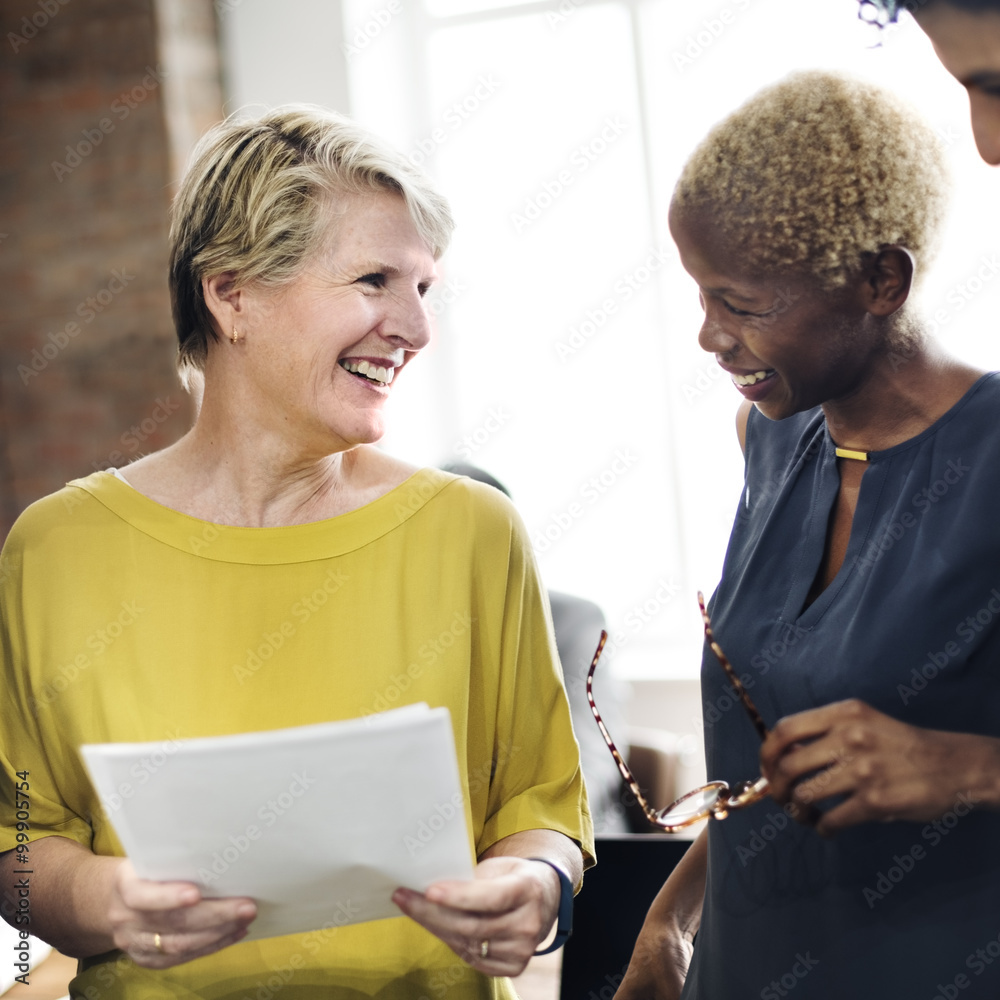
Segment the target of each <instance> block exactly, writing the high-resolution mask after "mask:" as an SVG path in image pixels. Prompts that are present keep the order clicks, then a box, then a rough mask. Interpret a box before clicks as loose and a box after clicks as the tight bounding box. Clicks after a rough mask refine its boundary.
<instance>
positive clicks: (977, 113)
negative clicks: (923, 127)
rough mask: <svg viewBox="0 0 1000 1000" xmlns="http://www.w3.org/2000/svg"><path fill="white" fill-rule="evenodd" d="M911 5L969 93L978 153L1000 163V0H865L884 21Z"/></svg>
mask: <svg viewBox="0 0 1000 1000" xmlns="http://www.w3.org/2000/svg"><path fill="white" fill-rule="evenodd" d="M903 10H906V11H909V12H910V13H911V14H912V15H913V17H914V19H915V20H916V22H917V24H919V25H920V27H921V28H923V29H924V31H925V32H926V34H927V36H928V38H930V40H931V43H932V44H933V45H934V49H935V51H936V52H937V54H938V58H939V59H940V60H941V63H942V65H943V66H944V68H945V69H946V70H948V72H949V73H951V75H952V76H953V77H955V79H956V80H958V82H959V83H960V84H962V86H963V87H965V89H966V91H967V92H968V94H969V112H970V114H971V116H972V132H973V135H974V136H975V138H976V146H977V148H978V149H979V155H980V156H982V158H983V159H984V160H985V161H986V162H987V163H990V164H992V165H993V166H1000V0H861V14H862V16H864V17H866V18H867V17H868V12H869V11H873V12H874V14H875V20H877V21H878V22H879V23H882V24H885V23H890V22H892V21H895V20H897V18H898V17H899V13H900V11H903Z"/></svg>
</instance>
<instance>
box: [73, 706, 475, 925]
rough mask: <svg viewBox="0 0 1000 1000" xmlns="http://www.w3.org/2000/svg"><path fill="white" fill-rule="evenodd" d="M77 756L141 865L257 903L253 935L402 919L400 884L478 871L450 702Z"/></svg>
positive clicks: (143, 870)
mask: <svg viewBox="0 0 1000 1000" xmlns="http://www.w3.org/2000/svg"><path fill="white" fill-rule="evenodd" d="M81 753H82V756H83V759H84V762H85V764H86V766H87V769H88V771H89V773H90V776H91V780H92V781H93V783H94V787H95V788H96V790H97V793H98V795H99V797H100V798H101V801H102V802H103V803H105V808H106V811H107V813H108V815H109V818H110V820H111V822H112V824H113V826H114V829H115V832H116V833H117V834H118V838H119V839H120V840H121V842H122V846H123V847H124V848H125V851H126V853H127V854H128V856H129V858H130V859H131V860H132V863H133V865H134V866H135V869H136V872H137V873H138V874H139V875H140V876H141V877H143V878H148V879H157V880H161V881H172V880H182V881H190V882H196V883H198V884H199V885H200V886H201V887H202V888H203V889H204V892H205V895H208V896H250V897H252V898H253V899H255V900H256V901H257V905H258V916H257V919H256V920H255V921H254V923H253V924H252V925H251V927H250V933H249V935H248V939H253V938H264V937H274V936H276V935H279V934H293V933H299V932H303V931H310V930H316V929H318V928H321V927H329V926H340V925H345V924H351V923H359V922H361V921H365V920H377V919H380V918H382V917H397V916H400V911H399V909H398V908H397V907H396V906H395V904H394V903H393V902H392V899H391V896H392V893H393V892H394V891H395V890H396V888H397V887H399V886H406V887H408V888H411V889H416V890H418V891H422V890H424V889H426V888H427V887H428V886H429V885H430V884H431V883H432V882H436V881H438V880H440V879H450V878H457V879H466V878H471V877H472V866H473V858H472V854H471V847H470V838H469V832H468V824H467V822H466V816H465V805H464V801H463V796H462V791H461V785H460V783H459V773H458V762H457V759H456V755H455V741H454V737H453V734H452V728H451V721H450V717H449V714H448V710H447V709H446V708H435V709H430V708H428V706H427V705H424V704H421V705H409V706H407V707H405V708H400V709H395V710H394V711H390V712H383V713H381V714H380V715H375V716H368V717H367V718H364V719H351V720H348V721H345V722H330V723H321V724H319V725H313V726H301V727H298V728H294V729H279V730H274V731H272V732H264V733H241V734H239V735H235V736H218V737H208V738H204V739H190V740H177V741H175V742H173V743H172V744H171V746H170V753H169V754H165V753H164V745H163V744H162V743H155V744H153V743H104V744H95V745H90V746H84V747H82V748H81ZM151 760H152V761H153V763H154V764H155V763H156V762H157V761H161V762H162V763H160V765H159V766H158V767H153V766H151V764H150V761H151ZM140 768H141V769H142V770H141V771H140V770H139V769H140ZM139 773H142V774H143V776H144V778H145V780H144V781H143V782H142V783H137V782H136V780H135V775H137V774H139ZM123 787H127V788H129V789H130V790H131V792H132V794H131V796H130V797H128V798H125V797H123V796H122V795H120V794H119V790H120V789H121V788H123Z"/></svg>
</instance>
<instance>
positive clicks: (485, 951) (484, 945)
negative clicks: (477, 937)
mask: <svg viewBox="0 0 1000 1000" xmlns="http://www.w3.org/2000/svg"><path fill="white" fill-rule="evenodd" d="M479 957H480V958H489V957H490V943H489V941H488V940H487V939H486V938H483V940H482V941H481V942H480V945H479Z"/></svg>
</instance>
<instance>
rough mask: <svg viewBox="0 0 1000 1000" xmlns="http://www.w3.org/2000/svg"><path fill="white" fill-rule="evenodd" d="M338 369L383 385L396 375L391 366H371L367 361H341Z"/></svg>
mask: <svg viewBox="0 0 1000 1000" xmlns="http://www.w3.org/2000/svg"><path fill="white" fill-rule="evenodd" d="M340 367H341V368H345V369H347V371H349V372H355V373H356V374H358V375H364V376H366V377H367V378H370V379H371V380H372V381H373V382H381V383H382V384H383V385H388V384H389V383H390V382H391V381H392V379H393V376H394V375H395V374H396V369H395V368H394V367H392V366H390V367H388V368H386V367H384V366H383V365H373V364H371V363H370V362H368V361H341V362H340Z"/></svg>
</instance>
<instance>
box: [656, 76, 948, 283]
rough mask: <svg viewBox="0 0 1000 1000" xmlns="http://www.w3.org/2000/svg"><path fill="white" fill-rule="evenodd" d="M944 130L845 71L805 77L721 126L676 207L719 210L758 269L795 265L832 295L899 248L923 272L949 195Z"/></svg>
mask: <svg viewBox="0 0 1000 1000" xmlns="http://www.w3.org/2000/svg"><path fill="white" fill-rule="evenodd" d="M949 186H950V185H949V177H948V169H947V164H946V161H945V157H944V151H943V149H942V146H941V143H940V142H939V140H938V138H937V136H936V134H935V133H934V130H933V129H932V128H931V127H930V126H929V125H928V124H927V123H926V122H925V121H924V120H923V119H922V118H921V117H920V115H919V114H918V113H917V112H916V111H914V110H913V109H911V108H910V107H909V106H908V105H907V104H906V103H904V102H903V101H901V100H900V99H899V98H898V97H897V96H896V95H894V94H892V93H889V92H888V91H885V90H881V89H879V88H878V87H875V86H873V85H872V84H869V83H865V82H862V81H860V80H854V79H851V78H850V77H845V76H842V75H840V74H837V73H831V72H825V71H809V72H801V73H795V74H793V75H791V76H790V77H788V78H786V79H785V80H783V81H781V82H780V83H777V84H775V85H773V86H771V87H768V88H766V89H764V90H762V91H760V92H759V93H758V94H757V95H755V96H754V97H752V98H751V99H750V100H749V101H747V103H746V104H744V105H743V106H742V107H740V108H738V109H737V110H736V111H734V112H733V113H732V114H731V115H730V116H729V117H728V118H726V119H724V120H723V121H722V122H720V123H719V124H718V125H716V126H715V127H714V128H713V129H712V131H711V132H709V134H708V136H707V137H706V138H705V139H704V140H703V141H702V143H701V144H700V145H699V146H698V148H697V149H696V150H695V152H694V153H693V154H692V156H691V158H690V159H689V160H688V161H687V164H686V165H685V167H684V169H683V171H682V173H681V177H680V180H679V181H678V182H677V186H676V188H675V190H674V196H673V204H674V206H676V207H677V208H680V209H682V210H684V209H689V208H690V209H709V210H710V211H711V213H712V218H713V220H714V221H715V222H716V224H717V225H718V226H719V227H720V229H721V231H722V233H723V234H724V237H725V239H726V242H727V244H728V245H729V247H730V248H731V249H732V250H733V251H734V252H736V253H738V254H739V255H740V257H741V258H742V259H743V260H744V261H745V262H746V265H747V268H748V270H750V271H752V272H755V273H761V274H762V273H768V272H771V273H773V272H775V271H779V272H782V271H783V272H796V273H800V274H805V275H808V276H810V277H811V278H813V279H815V280H817V281H818V282H819V284H820V286H821V287H822V288H823V289H825V290H827V291H833V290H835V289H837V288H841V287H843V286H844V285H845V284H846V283H847V282H848V280H849V279H850V278H851V277H852V276H855V275H856V274H858V273H859V271H860V270H861V267H862V265H863V263H864V261H865V258H866V255H870V254H873V253H876V252H878V250H879V249H881V248H882V247H886V246H891V245H893V244H896V245H900V246H903V247H905V248H906V249H907V250H909V251H910V252H911V253H912V254H913V256H914V258H915V260H916V261H917V265H918V267H917V274H918V275H920V274H922V272H923V271H924V270H925V269H926V267H927V265H928V264H929V263H930V261H931V260H932V259H933V256H934V253H935V251H936V249H937V247H936V244H937V239H938V232H939V229H940V225H941V221H942V219H943V218H944V215H945V209H946V206H947V201H948V191H949Z"/></svg>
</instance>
